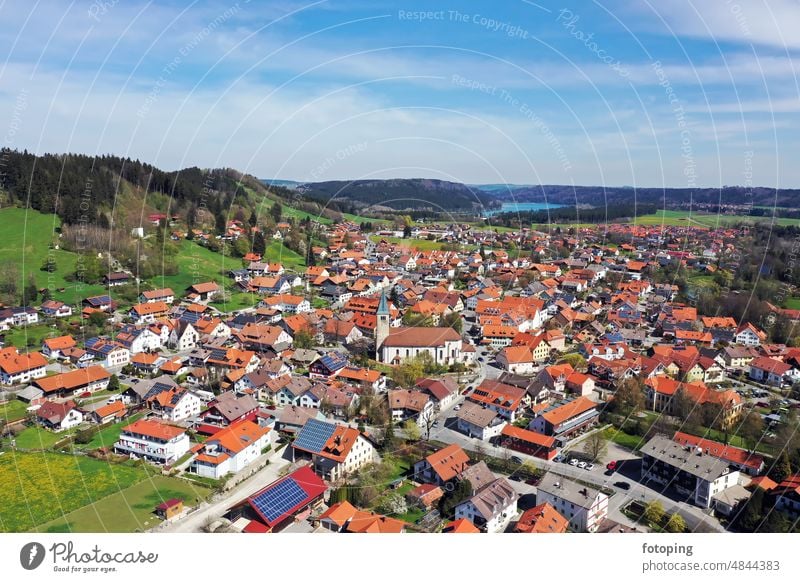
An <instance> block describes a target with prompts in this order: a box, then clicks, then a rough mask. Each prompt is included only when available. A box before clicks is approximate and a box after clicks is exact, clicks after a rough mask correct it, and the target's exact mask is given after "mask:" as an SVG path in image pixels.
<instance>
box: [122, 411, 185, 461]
mask: <svg viewBox="0 0 800 582" xmlns="http://www.w3.org/2000/svg"><path fill="white" fill-rule="evenodd" d="M190 446H191V443H190V441H189V436H188V435H187V434H186V431H185V430H184V429H182V428H180V427H177V426H173V425H170V424H165V423H162V422H158V421H156V420H137V421H136V422H134V423H133V424H129V425H128V426H126V427H125V428H123V429H122V433H121V434H120V435H119V440H118V441H117V442H116V444H115V445H114V450H115V452H116V453H117V454H121V455H130V456H131V457H138V458H142V459H145V460H147V461H151V462H154V463H160V464H167V465H169V464H172V463H174V462H175V461H177V460H178V459H180V458H181V457H182V456H183V455H185V454H186V453H187V452H189V447H190Z"/></svg>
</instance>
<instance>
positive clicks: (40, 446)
mask: <svg viewBox="0 0 800 582" xmlns="http://www.w3.org/2000/svg"><path fill="white" fill-rule="evenodd" d="M72 432H74V431H63V432H58V433H56V432H53V431H51V430H47V429H46V428H42V427H41V426H38V425H37V426H29V427H28V428H26V429H25V430H23V431H22V432H20V433H19V434H18V435H17V436H15V437H14V441H15V443H16V447H17V448H18V449H20V450H23V451H41V450H47V449H52V448H53V446H54V445H55V444H56V443H57V442H59V441H61V440H64V439H65V438H67V437H69V436H70V435H71V434H72Z"/></svg>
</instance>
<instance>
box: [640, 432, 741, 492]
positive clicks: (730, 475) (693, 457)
mask: <svg viewBox="0 0 800 582" xmlns="http://www.w3.org/2000/svg"><path fill="white" fill-rule="evenodd" d="M641 453H642V475H641V482H642V483H643V484H645V485H650V484H655V487H656V488H663V487H667V486H669V487H672V488H673V489H675V491H677V492H678V493H679V494H680V495H682V496H686V500H687V501H689V502H690V503H694V504H695V505H697V506H699V507H703V508H710V507H713V505H714V499H713V498H714V496H715V495H717V494H718V493H720V492H722V491H724V490H726V489H728V488H730V487H733V486H735V485H738V484H739V471H738V470H736V469H732V468H731V465H730V463H729V462H728V461H727V460H725V459H720V458H717V457H714V456H712V455H709V454H706V453H704V451H703V449H701V448H699V447H691V446H683V445H681V444H680V443H677V442H675V441H674V440H672V439H669V438H667V437H665V436H661V435H658V436H654V437H653V438H651V439H650V440H649V441H647V443H645V445H644V446H643V447H642V448H641Z"/></svg>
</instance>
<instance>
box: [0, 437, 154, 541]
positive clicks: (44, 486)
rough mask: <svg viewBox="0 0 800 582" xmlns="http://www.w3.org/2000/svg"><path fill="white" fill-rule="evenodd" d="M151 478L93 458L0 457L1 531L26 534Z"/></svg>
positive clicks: (141, 471)
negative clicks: (39, 526) (47, 522)
mask: <svg viewBox="0 0 800 582" xmlns="http://www.w3.org/2000/svg"><path fill="white" fill-rule="evenodd" d="M146 476H147V473H146V472H145V471H144V469H141V468H136V467H130V466H125V465H112V464H109V463H106V462H104V461H98V460H96V459H91V458H88V457H77V456H72V455H67V454H58V453H19V452H14V451H7V452H5V453H4V454H2V455H0V531H3V532H20V531H27V530H29V529H31V528H33V527H35V526H37V525H39V524H41V523H44V522H46V521H50V520H52V519H55V518H57V517H60V516H62V515H64V514H65V513H68V512H70V511H73V510H75V509H78V508H79V507H83V506H85V505H88V504H90V503H94V502H95V501H97V500H98V499H102V498H103V497H106V496H107V495H110V494H112V493H115V492H117V491H120V490H121V489H125V488H127V487H130V486H131V485H132V484H134V483H137V482H139V481H141V480H143V479H144V478H145V477H146Z"/></svg>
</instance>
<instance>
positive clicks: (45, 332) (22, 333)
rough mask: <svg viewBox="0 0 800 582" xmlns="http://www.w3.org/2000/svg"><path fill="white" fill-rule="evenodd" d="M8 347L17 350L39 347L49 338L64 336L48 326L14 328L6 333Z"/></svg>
mask: <svg viewBox="0 0 800 582" xmlns="http://www.w3.org/2000/svg"><path fill="white" fill-rule="evenodd" d="M5 335H6V345H7V346H14V347H17V348H24V347H31V346H35V347H37V348H38V347H39V346H41V345H42V340H43V339H45V338H48V337H57V336H59V335H62V334H61V333H60V332H59V331H58V330H56V329H53V328H52V327H50V326H49V325H47V324H44V325H29V326H27V327H12V328H11V329H10V330H8V331H7V332H6V334H5Z"/></svg>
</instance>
